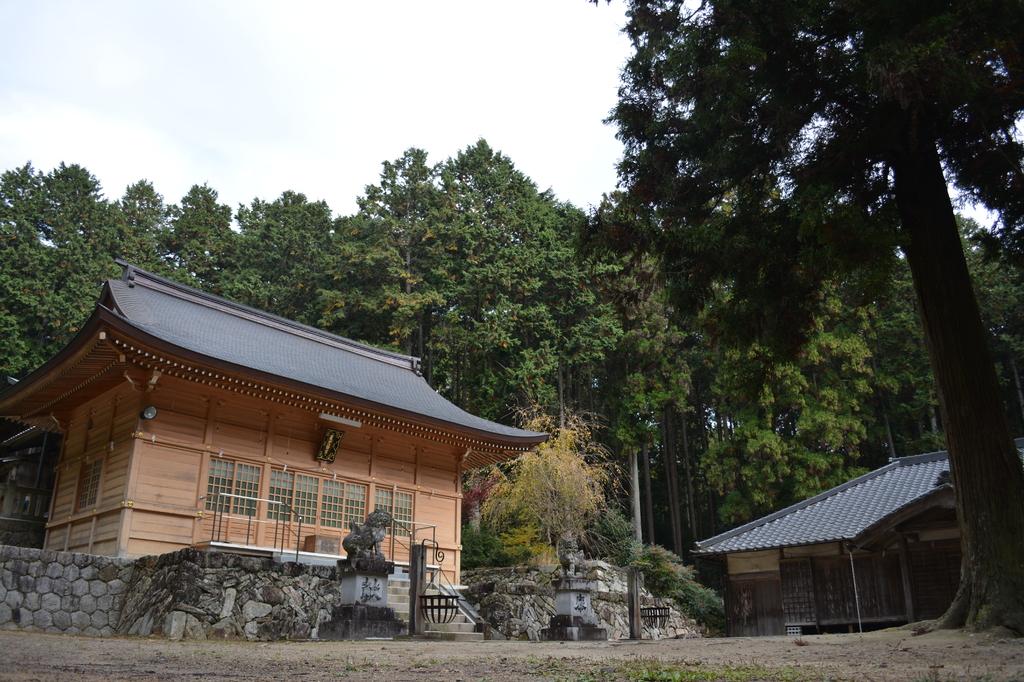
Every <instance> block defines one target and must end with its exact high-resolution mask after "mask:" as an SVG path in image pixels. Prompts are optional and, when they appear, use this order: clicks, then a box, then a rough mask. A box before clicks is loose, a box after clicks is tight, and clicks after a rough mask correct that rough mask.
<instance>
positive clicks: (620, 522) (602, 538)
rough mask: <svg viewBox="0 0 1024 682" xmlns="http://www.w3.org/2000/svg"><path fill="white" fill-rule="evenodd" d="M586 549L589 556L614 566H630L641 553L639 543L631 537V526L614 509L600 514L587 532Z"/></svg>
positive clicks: (627, 520) (616, 509)
mask: <svg viewBox="0 0 1024 682" xmlns="http://www.w3.org/2000/svg"><path fill="white" fill-rule="evenodd" d="M587 548H588V549H589V550H590V554H591V556H595V557H600V558H602V559H606V560H608V561H609V562H610V563H613V564H615V565H616V566H628V565H630V564H631V563H632V562H633V560H634V559H635V558H636V557H637V556H638V555H639V553H640V551H641V546H640V543H639V542H637V541H636V538H635V537H633V524H632V523H630V521H629V519H627V518H626V515H625V514H623V513H622V512H621V511H619V509H618V508H616V507H609V508H607V509H605V510H604V511H603V512H601V515H600V516H598V517H597V520H596V521H595V522H594V524H593V525H592V526H591V527H590V529H589V530H588V531H587Z"/></svg>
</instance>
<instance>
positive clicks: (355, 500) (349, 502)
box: [344, 483, 367, 528]
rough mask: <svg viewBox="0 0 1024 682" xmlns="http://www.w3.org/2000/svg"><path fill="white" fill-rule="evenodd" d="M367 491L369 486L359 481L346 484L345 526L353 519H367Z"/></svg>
mask: <svg viewBox="0 0 1024 682" xmlns="http://www.w3.org/2000/svg"><path fill="white" fill-rule="evenodd" d="M366 493H367V486H365V485H359V484H358V483H346V484H345V519H344V523H345V527H346V528H350V527H351V526H350V525H349V524H350V523H352V522H353V521H355V522H356V523H362V522H363V521H365V520H366Z"/></svg>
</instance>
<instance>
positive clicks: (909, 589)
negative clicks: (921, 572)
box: [899, 533, 917, 623]
mask: <svg viewBox="0 0 1024 682" xmlns="http://www.w3.org/2000/svg"><path fill="white" fill-rule="evenodd" d="M899 538H900V575H901V576H902V578H903V601H904V603H905V604H906V609H907V622H908V623H913V622H915V621H916V620H917V617H916V616H915V615H914V588H913V581H912V580H911V579H910V577H911V576H910V552H909V550H908V548H907V536H906V535H904V534H903V533H900V534H899Z"/></svg>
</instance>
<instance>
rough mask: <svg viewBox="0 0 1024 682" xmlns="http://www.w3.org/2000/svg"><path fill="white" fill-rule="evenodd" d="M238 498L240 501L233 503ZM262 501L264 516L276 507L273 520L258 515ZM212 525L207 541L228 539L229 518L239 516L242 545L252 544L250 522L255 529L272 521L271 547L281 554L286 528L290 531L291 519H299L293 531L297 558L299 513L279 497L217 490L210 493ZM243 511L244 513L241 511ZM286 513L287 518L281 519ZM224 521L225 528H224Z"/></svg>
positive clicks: (254, 536)
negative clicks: (272, 535)
mask: <svg viewBox="0 0 1024 682" xmlns="http://www.w3.org/2000/svg"><path fill="white" fill-rule="evenodd" d="M236 500H237V501H241V502H240V503H239V502H236ZM260 502H264V503H266V505H267V515H268V516H270V515H271V511H270V508H271V506H273V507H274V508H275V510H274V513H273V516H274V519H273V521H269V520H265V519H261V518H257V513H258V511H259V503H260ZM210 511H212V512H213V527H212V529H211V530H210V542H211V543H212V542H222V541H224V539H226V540H227V541H230V538H231V520H232V519H238V520H240V521H244V522H245V544H247V545H248V544H251V541H252V540H255V539H256V535H255V533H254V532H253V531H254V529H253V524H254V523H255V524H257V525H256V530H258V529H259V527H260V526H259V524H270V523H273V524H274V541H273V544H272V546H273V548H274V549H278V550H280V552H281V553H282V554H284V551H285V542H284V541H285V539H286V538H287V537H288V534H289V531H290V530H291V525H292V519H293V518H295V519H297V520H298V529H297V530H296V531H295V561H298V560H299V549H300V545H301V543H302V521H303V519H302V515H301V514H299V513H297V512H296V511H295V509H294V508H292V506H291V505H290V504H288V503H287V502H282V501H281V500H271V499H269V498H265V497H250V496H248V495H235V494H233V493H217V494H215V495H214V496H213V509H212V510H210ZM242 512H244V513H242ZM285 513H287V518H284V516H285ZM225 522H226V529H225Z"/></svg>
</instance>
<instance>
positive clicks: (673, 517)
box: [661, 407, 683, 556]
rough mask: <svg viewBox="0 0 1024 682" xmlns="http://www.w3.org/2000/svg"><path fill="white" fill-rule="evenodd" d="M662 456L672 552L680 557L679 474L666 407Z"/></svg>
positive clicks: (669, 418)
mask: <svg viewBox="0 0 1024 682" xmlns="http://www.w3.org/2000/svg"><path fill="white" fill-rule="evenodd" d="M661 429H662V455H663V457H664V459H665V485H666V486H667V487H668V516H669V523H670V527H671V528H672V550H673V551H674V552H675V553H676V554H679V555H680V556H682V554H681V552H682V544H683V542H682V539H681V537H680V536H681V532H680V529H679V521H680V518H679V517H680V514H679V488H678V486H676V479H678V478H679V473H678V471H677V468H676V448H675V438H674V437H673V434H672V411H671V410H670V409H669V408H668V407H666V408H665V409H664V411H663V412H662V421H661Z"/></svg>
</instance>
